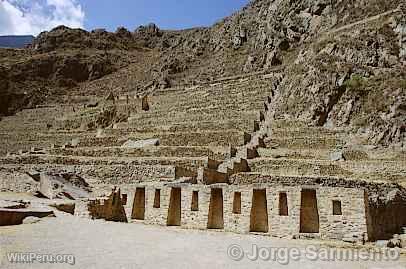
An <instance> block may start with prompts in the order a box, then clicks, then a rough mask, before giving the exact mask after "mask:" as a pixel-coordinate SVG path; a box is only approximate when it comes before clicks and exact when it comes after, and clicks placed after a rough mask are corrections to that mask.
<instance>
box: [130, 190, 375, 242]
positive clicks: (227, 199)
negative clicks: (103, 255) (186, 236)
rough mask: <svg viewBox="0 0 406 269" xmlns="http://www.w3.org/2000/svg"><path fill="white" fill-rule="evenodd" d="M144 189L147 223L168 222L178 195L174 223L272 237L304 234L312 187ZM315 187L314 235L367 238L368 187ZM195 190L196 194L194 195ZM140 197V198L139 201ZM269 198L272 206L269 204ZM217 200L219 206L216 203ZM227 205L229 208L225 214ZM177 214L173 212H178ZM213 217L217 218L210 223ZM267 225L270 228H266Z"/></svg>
mask: <svg viewBox="0 0 406 269" xmlns="http://www.w3.org/2000/svg"><path fill="white" fill-rule="evenodd" d="M138 188H145V201H142V205H145V216H144V220H141V221H143V222H145V223H147V224H155V225H163V226H166V225H168V218H167V216H168V213H169V211H172V210H174V209H173V208H171V210H169V207H170V204H171V207H173V206H175V207H176V205H174V204H173V203H174V201H173V199H180V205H181V210H180V225H178V224H174V223H176V222H174V221H170V222H171V223H170V225H171V226H173V225H175V226H181V227H183V228H187V229H202V230H204V229H208V227H212V228H215V227H221V226H223V227H224V228H219V229H217V230H223V231H226V232H235V233H249V232H259V233H263V234H265V235H270V236H276V237H290V238H292V237H298V236H300V235H301V233H300V226H301V223H300V222H301V217H300V215H301V204H302V199H301V198H302V191H303V190H306V187H299V186H297V187H284V186H282V185H281V186H274V187H269V186H268V185H265V184H264V185H261V184H257V185H254V186H247V185H245V186H244V185H241V186H237V185H227V184H215V185H211V186H207V185H198V184H163V183H162V184H161V185H160V184H156V185H148V184H147V185H142V186H141V185H140V186H138ZM309 188H311V189H313V190H314V191H315V193H316V197H317V209H318V216H319V223H320V224H319V231H318V232H317V231H315V233H312V236H313V237H318V238H325V239H343V238H344V237H348V235H351V236H352V237H354V238H356V239H357V240H358V241H362V240H363V238H365V237H364V236H366V234H367V233H368V229H367V217H366V207H365V204H366V203H365V199H366V196H365V191H364V190H360V189H350V188H331V187H314V186H312V187H309ZM172 189H180V197H179V198H172V202H171V192H172V194H173V191H172ZM156 190H159V199H160V201H159V207H157V203H156V193H157V191H156ZM135 191H136V189H135V188H134V189H133V190H132V191H131V192H129V193H128V197H129V198H128V201H129V202H128V203H127V205H126V207H125V208H126V212H127V216H129V218H130V217H131V212H132V209H133V206H134V202H133V201H134V196H135ZM194 192H195V194H193V193H194ZM196 192H197V194H196ZM254 192H255V193H260V195H259V196H257V195H256V198H255V199H254V204H255V206H254V207H252V204H253V194H254ZM213 193H214V194H213ZM236 193H237V194H236ZM281 193H282V194H286V198H287V216H286V215H285V214H282V215H281V214H280V213H281V210H280V208H279V201H280V197H279V196H280V194H281ZM235 195H237V199H234V196H235ZM196 196H197V201H198V203H197V205H196V201H194V203H193V204H194V205H193V207H192V197H195V198H196ZM221 196H222V198H223V201H222V206H221V202H220V201H219V200H218V199H219V197H221ZM264 199H266V200H264ZM138 200H139V199H136V201H137V202H138V203H139V201H138ZM234 201H236V202H237V203H238V202H239V201H241V205H240V211H239V210H237V212H238V213H235V212H236V211H235V209H236V208H238V207H239V206H238V205H235V204H233V203H234ZM264 201H265V202H266V205H264V204H263V203H264ZM333 201H339V202H340V203H341V207H342V208H341V211H342V215H333ZM211 203H215V204H212V206H210V204H211ZM154 205H155V207H154ZM136 206H139V204H137V205H136ZM281 206H286V205H281ZM221 207H223V208H222V212H221ZM196 209H197V210H196ZM177 210H178V209H177ZM285 210H286V209H285ZM239 212H240V213H239ZM171 214H172V215H173V212H172V213H171ZM254 215H255V216H254ZM211 217H212V218H213V219H211V220H210V221H209V219H210V218H211ZM221 218H222V219H223V222H224V223H223V225H221V223H220V224H219V220H220V221H221ZM265 218H266V219H265ZM213 223H214V224H213ZM264 223H267V226H268V227H264Z"/></svg>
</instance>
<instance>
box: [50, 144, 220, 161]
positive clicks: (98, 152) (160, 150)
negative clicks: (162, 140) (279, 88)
mask: <svg viewBox="0 0 406 269" xmlns="http://www.w3.org/2000/svg"><path fill="white" fill-rule="evenodd" d="M48 153H49V154H50V155H62V156H84V157H99V156H105V157H111V158H116V157H210V158H212V159H215V160H222V159H224V158H225V157H226V155H227V147H220V148H209V147H191V146H190V147H187V146H186V147H176V146H174V147H167V146H158V147H146V148H143V149H128V148H121V147H83V148H66V149H62V148H55V149H50V150H48Z"/></svg>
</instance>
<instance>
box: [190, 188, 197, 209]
mask: <svg viewBox="0 0 406 269" xmlns="http://www.w3.org/2000/svg"><path fill="white" fill-rule="evenodd" d="M191 210H192V211H199V192H198V191H193V194H192V207H191Z"/></svg>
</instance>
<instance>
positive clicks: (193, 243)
mask: <svg viewBox="0 0 406 269" xmlns="http://www.w3.org/2000/svg"><path fill="white" fill-rule="evenodd" d="M311 243H313V244H314V243H315V242H313V241H296V240H295V241H293V240H290V241H288V240H282V239H271V238H269V237H262V236H255V235H235V234H228V233H216V232H207V231H189V230H181V229H168V228H165V227H155V226H146V225H142V224H121V223H107V222H104V221H89V220H86V219H78V218H74V217H72V216H68V215H61V214H58V217H57V218H48V219H44V220H42V221H41V222H39V223H36V224H29V225H20V226H14V227H0V245H1V251H0V252H1V255H2V257H3V264H0V268H4V269H6V268H7V269H8V268H30V269H31V268H40V269H46V268H83V269H93V268H94V269H102V268H109V269H110V268H171V269H175V268H194V269H198V268H204V269H206V268H211V269H216V268H241V269H243V268H244V269H245V268H295V269H297V268H298V266H300V268H301V269H307V268H346V269H347V268H356V269H359V268H374V269H378V268H396V269H405V268H406V259H403V258H401V260H400V261H396V262H393V263H388V262H383V263H380V262H338V263H331V262H323V261H309V260H308V259H307V258H305V257H302V258H301V261H300V262H299V261H290V262H288V264H287V265H282V264H280V263H281V262H282V259H280V261H279V262H273V261H264V260H259V261H251V260H249V259H248V258H243V259H242V260H241V261H234V260H232V259H231V258H230V257H229V256H228V255H227V251H228V248H229V247H230V246H231V245H237V246H239V247H241V248H242V249H243V250H244V251H246V252H247V253H251V250H252V248H253V245H257V246H258V247H261V248H262V247H289V248H297V249H299V250H300V251H304V249H305V248H306V246H307V245H308V244H311ZM13 251H18V252H36V253H43V254H73V255H74V256H75V265H69V264H40V263H34V264H10V263H8V261H5V253H8V252H13ZM233 253H234V254H235V252H233Z"/></svg>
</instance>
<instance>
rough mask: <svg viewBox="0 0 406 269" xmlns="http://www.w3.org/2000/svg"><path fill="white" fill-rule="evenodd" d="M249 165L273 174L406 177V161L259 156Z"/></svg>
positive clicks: (250, 161)
mask: <svg viewBox="0 0 406 269" xmlns="http://www.w3.org/2000/svg"><path fill="white" fill-rule="evenodd" d="M249 165H250V168H251V171H253V172H258V173H262V174H272V175H289V176H338V177H352V178H362V177H365V178H366V179H367V178H370V177H371V175H372V174H375V175H379V176H383V177H393V176H395V177H398V178H403V177H404V178H406V168H405V167H406V162H393V161H378V160H373V161H370V160H368V161H340V162H332V161H327V160H299V159H296V160H292V159H272V158H257V159H254V160H249Z"/></svg>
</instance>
